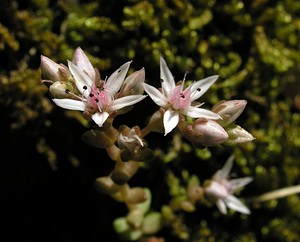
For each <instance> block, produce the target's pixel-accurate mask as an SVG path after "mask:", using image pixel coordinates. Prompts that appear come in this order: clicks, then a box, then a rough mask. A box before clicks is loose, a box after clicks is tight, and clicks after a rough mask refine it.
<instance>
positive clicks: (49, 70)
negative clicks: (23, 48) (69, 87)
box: [41, 55, 71, 82]
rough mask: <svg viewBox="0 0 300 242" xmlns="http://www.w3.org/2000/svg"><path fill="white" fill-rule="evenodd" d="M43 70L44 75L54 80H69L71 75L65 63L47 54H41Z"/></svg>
mask: <svg viewBox="0 0 300 242" xmlns="http://www.w3.org/2000/svg"><path fill="white" fill-rule="evenodd" d="M41 70H42V75H43V77H45V78H47V79H50V80H51V81H53V82H56V81H67V80H68V78H69V77H70V76H71V74H70V73H69V71H68V70H67V68H66V67H64V66H63V65H59V64H57V63H56V62H54V61H53V60H51V59H50V58H48V57H46V56H43V55H42V56H41Z"/></svg>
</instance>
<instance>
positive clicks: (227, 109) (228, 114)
mask: <svg viewBox="0 0 300 242" xmlns="http://www.w3.org/2000/svg"><path fill="white" fill-rule="evenodd" d="M246 105H247V101H246V100H230V101H225V100H223V101H221V102H219V103H217V104H215V105H214V106H213V107H212V111H213V112H215V113H217V114H219V115H220V116H221V117H222V119H220V120H219V121H218V122H219V123H220V124H221V125H222V126H224V127H225V126H227V125H229V124H231V123H233V122H234V121H235V120H236V119H237V118H238V117H239V116H240V115H241V113H242V112H243V111H244V109H245V107H246Z"/></svg>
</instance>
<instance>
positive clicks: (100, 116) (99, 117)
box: [92, 112, 109, 127]
mask: <svg viewBox="0 0 300 242" xmlns="http://www.w3.org/2000/svg"><path fill="white" fill-rule="evenodd" d="M108 117H109V113H108V112H102V113H99V112H97V113H94V114H93V115H92V119H93V120H94V122H95V123H96V124H97V125H98V126H99V127H102V126H103V124H104V122H105V121H106V120H107V118H108Z"/></svg>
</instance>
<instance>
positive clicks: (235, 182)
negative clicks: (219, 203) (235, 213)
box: [229, 177, 253, 191]
mask: <svg viewBox="0 0 300 242" xmlns="http://www.w3.org/2000/svg"><path fill="white" fill-rule="evenodd" d="M252 181H253V178H252V177H243V178H236V179H232V180H230V181H229V183H230V186H231V188H232V190H233V191H235V190H237V189H239V188H241V187H244V186H246V185H247V184H249V183H250V182H252Z"/></svg>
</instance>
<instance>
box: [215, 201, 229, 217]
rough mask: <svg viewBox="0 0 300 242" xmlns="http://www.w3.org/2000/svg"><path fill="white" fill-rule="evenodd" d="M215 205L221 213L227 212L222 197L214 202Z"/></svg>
mask: <svg viewBox="0 0 300 242" xmlns="http://www.w3.org/2000/svg"><path fill="white" fill-rule="evenodd" d="M216 205H217V207H218V209H219V210H220V212H221V213H222V214H227V208H226V204H225V202H224V201H223V200H222V199H219V200H218V201H217V202H216Z"/></svg>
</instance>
